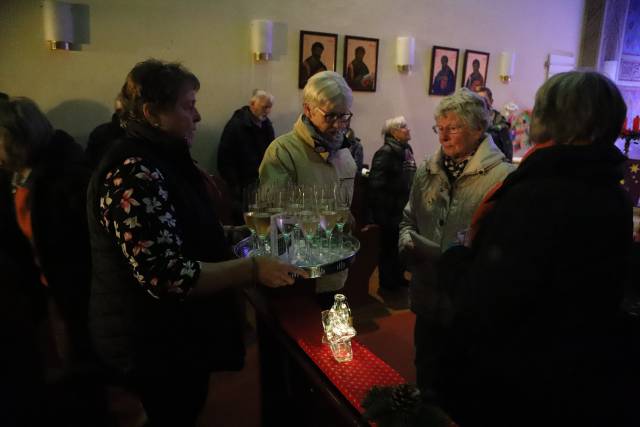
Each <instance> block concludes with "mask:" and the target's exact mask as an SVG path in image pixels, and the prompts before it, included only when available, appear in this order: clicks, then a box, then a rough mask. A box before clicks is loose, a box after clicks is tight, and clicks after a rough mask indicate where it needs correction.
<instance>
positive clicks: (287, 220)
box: [276, 213, 296, 261]
mask: <svg viewBox="0 0 640 427" xmlns="http://www.w3.org/2000/svg"><path fill="white" fill-rule="evenodd" d="M276 225H277V227H278V230H279V231H280V234H282V237H283V238H284V250H285V255H286V257H287V261H289V241H290V239H291V233H293V231H294V229H295V226H296V218H295V217H294V216H293V215H290V214H288V213H284V214H279V215H278V216H277V217H276Z"/></svg>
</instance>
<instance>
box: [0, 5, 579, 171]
mask: <svg viewBox="0 0 640 427" xmlns="http://www.w3.org/2000/svg"><path fill="white" fill-rule="evenodd" d="M80 1H81V0H78V2H80ZM84 3H85V4H88V5H89V15H90V38H91V43H90V44H88V45H85V46H84V47H83V50H82V51H81V52H52V51H49V50H47V49H46V47H45V43H44V41H43V26H42V10H41V8H40V2H39V1H36V0H1V1H0V91H4V92H9V93H10V94H12V95H25V96H29V97H31V98H33V99H34V100H36V102H38V103H39V104H40V106H41V107H42V109H43V110H44V111H45V112H46V113H47V115H48V116H49V118H50V119H51V120H52V122H53V123H54V125H56V126H57V127H61V128H63V129H65V130H67V131H69V132H70V133H71V134H72V135H74V136H75V137H76V138H78V139H79V141H80V142H83V143H84V142H85V139H86V136H87V135H88V133H89V132H90V130H91V129H92V128H93V127H94V126H96V125H97V124H98V123H100V122H104V121H106V120H108V118H109V116H110V112H111V106H112V101H113V98H114V97H115V94H116V92H117V91H118V89H119V88H120V86H121V85H122V82H123V80H124V77H125V75H126V73H127V72H128V70H129V69H130V68H131V67H132V66H133V64H135V63H136V62H137V61H140V60H142V59H145V58H149V57H157V58H161V59H167V60H180V61H183V62H184V64H185V65H186V66H187V67H189V68H190V69H191V70H192V71H193V72H194V73H195V74H196V75H198V76H199V78H200V79H201V82H202V88H201V90H200V93H199V95H198V98H199V99H198V107H199V109H200V112H201V114H202V117H203V120H202V122H201V124H200V127H199V131H198V136H197V140H196V143H195V145H194V153H195V156H196V158H198V159H199V160H200V161H201V162H202V163H203V164H204V165H205V166H207V167H209V168H213V167H214V165H215V153H216V151H217V150H216V148H217V141H218V139H219V136H220V132H221V130H222V127H223V126H224V124H225V122H226V121H227V120H228V118H229V117H230V115H231V113H232V111H233V110H234V109H235V108H237V107H239V106H241V105H243V104H244V103H245V102H246V100H247V99H248V97H249V95H250V93H251V90H252V89H253V88H255V87H262V88H264V89H267V90H269V91H271V92H273V93H274V94H275V96H276V104H275V108H274V111H273V115H272V119H273V121H274V124H275V128H276V134H280V133H283V132H286V131H287V130H288V129H289V128H290V126H291V124H292V122H293V121H294V119H295V117H296V115H297V113H298V111H300V94H301V91H300V90H298V89H297V72H298V66H297V64H298V40H299V31H300V30H301V29H304V30H312V31H323V32H333V33H338V34H339V36H340V37H339V41H338V70H339V71H341V70H342V65H343V64H342V55H343V53H342V48H343V43H344V35H346V34H349V35H358V36H365V37H374V38H379V39H380V52H379V66H378V91H377V92H375V93H362V92H359V93H356V94H355V101H354V106H353V112H354V113H355V118H354V121H353V127H354V129H355V130H356V133H357V134H358V135H359V136H360V137H361V138H362V140H363V143H364V146H365V160H367V161H368V160H370V159H371V156H372V155H373V153H374V151H375V150H376V149H377V147H378V146H379V145H380V143H381V139H380V136H379V129H380V128H381V126H382V123H383V121H384V120H385V119H387V118H389V117H393V116H397V115H400V114H403V115H405V116H406V117H407V119H408V121H409V124H410V126H411V128H412V134H413V138H414V139H413V141H412V145H413V146H414V149H415V151H416V156H417V158H418V159H422V158H423V157H424V156H425V155H427V154H429V153H431V152H432V151H433V150H434V149H435V148H436V146H437V139H436V138H435V135H434V134H433V133H432V131H431V126H432V125H433V117H432V115H433V109H434V107H435V106H436V104H437V102H438V101H439V99H440V98H439V97H430V96H427V95H426V93H427V79H428V67H429V63H430V60H431V47H432V46H433V45H434V44H435V45H443V46H450V47H455V48H459V49H460V50H461V55H462V54H463V52H464V49H472V50H480V51H488V52H490V53H491V58H490V63H489V78H488V84H489V85H490V86H491V87H492V88H493V89H494V97H495V99H496V103H497V104H498V105H502V104H504V103H506V102H508V101H515V102H516V103H517V104H519V105H521V106H525V107H530V106H531V105H532V98H533V95H534V93H535V90H536V89H537V87H538V86H539V85H540V84H541V83H542V82H543V80H544V68H543V64H544V61H545V57H546V55H547V54H548V53H549V52H556V51H561V52H570V53H574V54H576V55H577V53H578V48H579V46H578V45H579V38H580V28H581V21H582V11H583V7H584V2H583V0H561V1H558V0H537V1H530V0H421V1H419V0H377V1H373V0H348V1H344V0H323V1H320V2H309V1H303V0H272V1H255V0H181V1H178V0H154V1H150V0H144V1H143V0H87V1H85V2H84ZM255 18H263V19H271V20H273V21H274V22H275V30H274V34H275V40H274V51H275V52H274V53H275V60H274V61H272V62H270V63H267V64H254V63H252V61H251V57H250V53H249V22H250V20H251V19H255ZM401 35H412V36H414V37H415V38H416V64H415V67H414V72H413V73H411V74H409V75H402V74H399V73H398V72H397V71H396V69H395V64H394V59H395V38H396V37H397V36H401ZM502 50H511V51H514V52H516V53H517V55H518V57H517V63H516V74H515V76H514V79H513V81H512V83H511V84H509V85H503V84H501V83H499V81H498V78H497V62H498V55H499V53H500V51H502ZM461 72H462V70H461V66H460V68H459V70H458V73H459V74H461ZM458 79H459V80H460V77H458ZM458 84H459V83H458Z"/></svg>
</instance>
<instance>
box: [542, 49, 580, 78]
mask: <svg viewBox="0 0 640 427" xmlns="http://www.w3.org/2000/svg"><path fill="white" fill-rule="evenodd" d="M545 66H546V68H547V78H549V77H551V76H553V75H556V74H558V73H566V72H567V71H571V70H575V68H576V59H575V58H574V57H573V55H571V54H560V53H558V54H556V53H550V54H549V58H548V59H547V62H546V63H545Z"/></svg>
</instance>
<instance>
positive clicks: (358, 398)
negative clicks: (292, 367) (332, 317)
mask: <svg viewBox="0 0 640 427" xmlns="http://www.w3.org/2000/svg"><path fill="white" fill-rule="evenodd" d="M297 342H298V345H299V346H300V348H302V350H304V352H305V353H306V354H307V355H308V356H309V357H310V358H311V360H313V362H314V363H315V364H316V365H317V366H318V368H320V369H321V370H322V372H323V373H324V374H325V375H326V376H327V378H328V379H329V380H330V381H331V382H332V383H333V385H335V386H336V388H337V389H338V390H340V392H341V393H342V394H343V396H344V397H346V398H347V400H349V402H351V404H352V405H353V406H354V407H355V408H356V409H357V410H358V411H360V413H363V412H364V409H363V408H362V406H360V402H362V399H363V398H364V396H365V394H367V392H368V391H369V390H370V389H371V387H373V386H375V385H377V386H386V385H395V384H403V383H405V382H407V381H406V380H405V379H404V378H403V377H402V376H401V375H400V374H399V373H398V372H397V371H396V370H395V369H393V368H392V367H391V366H389V365H387V364H386V363H385V362H384V361H382V359H380V358H379V357H377V356H376V355H375V354H373V353H372V352H371V351H369V349H368V348H366V347H365V346H364V345H362V344H360V343H359V342H358V341H357V340H355V339H352V340H351V348H352V349H353V360H352V361H350V362H343V363H340V362H337V361H336V360H335V359H334V358H333V355H332V354H331V349H330V348H329V346H328V345H322V344H321V345H317V344H312V343H310V342H308V341H306V340H304V339H297Z"/></svg>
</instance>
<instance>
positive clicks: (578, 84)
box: [531, 71, 627, 144]
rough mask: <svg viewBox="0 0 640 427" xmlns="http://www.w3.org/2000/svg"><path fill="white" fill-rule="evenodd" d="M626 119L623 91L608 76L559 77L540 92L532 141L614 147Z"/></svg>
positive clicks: (578, 74) (572, 74)
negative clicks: (582, 142)
mask: <svg viewBox="0 0 640 427" xmlns="http://www.w3.org/2000/svg"><path fill="white" fill-rule="evenodd" d="M626 115H627V106H626V104H625V102H624V99H623V98H622V95H621V94H620V91H619V90H618V88H617V87H616V85H615V84H614V83H613V82H612V81H611V80H609V79H608V78H607V77H605V76H604V75H602V74H600V73H596V72H592V71H589V72H584V71H570V72H568V73H560V74H556V75H555V76H553V77H551V78H550V79H549V80H547V81H546V82H545V84H543V85H542V86H541V87H540V89H538V92H536V102H535V105H534V107H533V112H532V122H531V140H532V141H533V142H536V143H539V142H545V141H548V140H554V141H555V142H556V143H557V144H571V143H572V142H575V141H588V142H590V143H592V144H613V143H614V142H615V141H616V139H617V138H618V135H619V133H620V129H621V128H622V122H623V121H624V118H625V116H626Z"/></svg>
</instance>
